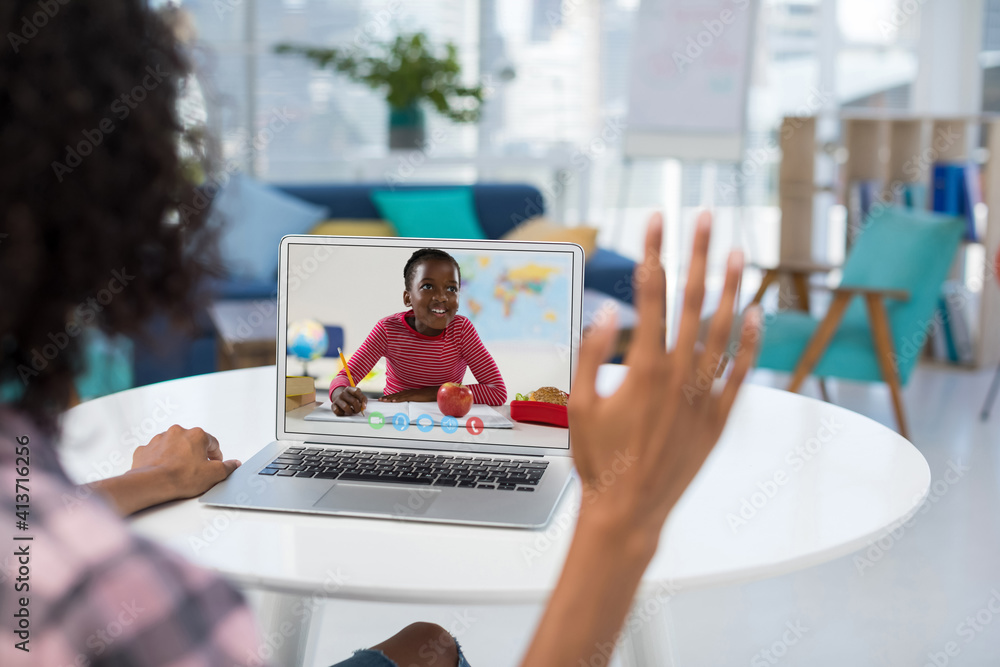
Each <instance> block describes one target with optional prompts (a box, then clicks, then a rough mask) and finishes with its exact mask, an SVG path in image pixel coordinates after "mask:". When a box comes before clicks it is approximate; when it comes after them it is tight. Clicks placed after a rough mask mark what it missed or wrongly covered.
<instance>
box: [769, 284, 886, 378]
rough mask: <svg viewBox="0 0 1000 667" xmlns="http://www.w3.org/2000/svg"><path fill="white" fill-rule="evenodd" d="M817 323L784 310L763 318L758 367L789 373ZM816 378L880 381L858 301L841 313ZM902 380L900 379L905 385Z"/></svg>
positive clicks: (864, 318)
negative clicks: (839, 321) (842, 317)
mask: <svg viewBox="0 0 1000 667" xmlns="http://www.w3.org/2000/svg"><path fill="white" fill-rule="evenodd" d="M817 326H819V322H818V321H816V320H815V319H813V318H812V317H810V316H809V315H807V314H806V313H803V312H800V311H796V310H783V311H780V312H778V313H770V314H768V315H766V316H765V317H764V328H763V340H762V341H761V346H760V356H759V357H758V359H757V365H758V366H759V367H761V368H770V369H773V370H776V371H782V372H785V373H791V372H792V371H793V370H795V366H796V365H797V364H798V362H799V359H800V358H801V357H802V353H803V352H805V349H806V345H808V344H809V341H810V340H811V339H812V336H813V333H814V332H815V331H816V327H817ZM812 374H813V375H817V376H819V377H838V378H843V379H845V380H855V381H859V382H880V381H881V379H882V376H881V374H880V372H879V366H878V360H877V359H876V357H875V346H874V343H873V342H872V335H871V329H869V327H868V316H867V314H866V313H865V309H864V306H863V302H862V300H861V299H857V298H855V299H854V303H853V304H852V305H851V307H850V308H848V312H847V313H845V314H844V319H843V320H841V323H840V326H839V327H837V333H835V334H834V336H833V340H832V341H830V346H829V347H827V349H826V352H825V353H824V354H823V357H822V358H821V359H820V361H819V363H818V364H816V368H815V369H814V370H813V372H812ZM905 381H906V380H905V379H904V380H903V382H904V384H905Z"/></svg>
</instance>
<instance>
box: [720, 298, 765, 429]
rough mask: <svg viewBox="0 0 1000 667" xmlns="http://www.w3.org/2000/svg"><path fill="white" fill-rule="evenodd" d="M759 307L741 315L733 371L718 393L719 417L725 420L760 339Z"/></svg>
mask: <svg viewBox="0 0 1000 667" xmlns="http://www.w3.org/2000/svg"><path fill="white" fill-rule="evenodd" d="M760 318H761V315H760V307H759V306H754V307H753V308H749V309H748V310H747V311H746V314H745V315H744V317H743V327H742V330H741V332H740V344H739V349H738V350H737V351H736V363H735V364H734V365H733V373H732V375H730V376H729V380H728V381H727V382H726V386H725V387H724V388H723V389H722V393H721V394H720V395H719V419H721V420H723V421H725V420H726V417H727V416H728V415H729V410H730V409H731V408H732V407H733V402H735V401H736V394H737V393H738V392H739V390H740V385H741V384H743V378H745V377H746V374H747V371H748V370H749V369H750V364H752V363H753V359H754V356H755V355H756V353H757V343H758V342H759V341H760Z"/></svg>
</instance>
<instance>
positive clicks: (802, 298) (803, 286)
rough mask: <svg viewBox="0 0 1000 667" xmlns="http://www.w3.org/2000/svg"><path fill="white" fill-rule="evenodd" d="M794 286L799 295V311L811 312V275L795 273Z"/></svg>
mask: <svg viewBox="0 0 1000 667" xmlns="http://www.w3.org/2000/svg"><path fill="white" fill-rule="evenodd" d="M792 284H793V285H795V291H796V292H797V293H798V295H799V300H798V302H797V303H796V304H795V307H796V308H797V309H798V310H803V311H805V312H807V313H808V312H809V274H808V273H800V272H795V273H793V274H792Z"/></svg>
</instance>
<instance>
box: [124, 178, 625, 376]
mask: <svg viewBox="0 0 1000 667" xmlns="http://www.w3.org/2000/svg"><path fill="white" fill-rule="evenodd" d="M274 187H276V188H277V189H279V190H282V191H284V192H285V193H287V194H289V195H292V196H294V197H298V198H299V199H303V200H305V201H308V202H311V203H314V204H318V205H321V206H325V207H327V208H329V209H330V214H329V217H330V218H351V219H369V218H370V219H379V218H380V217H381V216H380V215H379V212H378V210H377V209H376V208H375V205H374V203H372V200H371V192H372V190H376V189H383V190H384V189H387V186H386V184H385V183H329V184H327V183H323V184H303V185H298V184H296V185H275V186H274ZM453 187H455V186H454V185H421V184H413V185H401V186H396V187H395V188H394V189H395V190H397V191H400V190H402V191H406V190H436V189H447V188H453ZM469 187H471V188H472V192H473V198H474V201H475V206H476V214H477V216H478V218H479V223H480V225H481V226H482V228H483V231H484V232H485V233H486V235H487V236H488V237H489V238H491V239H498V238H500V237H501V236H503V235H504V234H505V233H507V232H508V231H509V230H510V229H512V228H513V227H515V226H517V225H518V224H520V223H522V222H524V221H525V220H526V219H528V218H532V217H535V216H537V215H542V214H543V213H544V212H545V202H544V200H543V197H542V193H541V192H540V191H539V190H538V189H537V188H535V187H533V186H530V185H524V184H506V183H481V184H475V185H471V186H469ZM275 251H277V249H275ZM634 266H635V264H634V262H633V261H632V260H630V259H628V258H626V257H623V256H621V255H618V254H617V253H614V252H611V251H610V250H605V249H603V248H601V249H598V250H597V252H596V253H594V254H593V256H591V257H588V258H587V264H586V266H585V267H584V286H585V287H587V288H590V289H595V290H598V291H601V292H604V293H606V294H609V295H611V296H613V297H615V298H616V299H619V300H621V301H625V302H628V303H631V301H632V290H631V289H630V285H631V276H632V269H633V268H634ZM276 286H277V276H275V279H274V280H269V281H264V282H260V281H248V280H223V281H218V282H214V283H212V284H209V285H206V289H207V290H209V292H210V293H211V294H212V295H213V298H215V299H262V298H268V297H270V296H272V295H274V293H275V291H276ZM149 333H150V336H149V338H148V340H145V341H141V340H137V341H135V352H134V369H135V385H136V386H141V385H144V384H149V383H152V382H160V381H163V380H169V379H173V378H177V377H185V376H188V375H197V374H200V373H210V372H212V371H214V370H215V368H216V359H215V332H214V330H213V328H212V325H211V322H210V321H209V319H208V316H207V314H204V313H202V314H199V316H198V326H197V328H196V330H195V331H193V332H189V333H186V334H181V333H179V332H177V331H175V330H173V329H172V328H171V327H170V326H169V325H168V324H167V323H166V322H164V321H157V322H153V323H152V325H151V327H150V330H149Z"/></svg>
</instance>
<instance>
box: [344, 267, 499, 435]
mask: <svg viewBox="0 0 1000 667" xmlns="http://www.w3.org/2000/svg"><path fill="white" fill-rule="evenodd" d="M461 281H462V273H461V270H460V269H459V267H458V262H457V261H455V258H454V257H452V256H451V255H449V254H448V253H446V252H445V251H443V250H439V249H437V248H423V249H422V250H417V251H416V252H414V253H413V255H411V256H410V259H409V260H407V262H406V265H405V266H404V267H403V287H404V290H403V305H404V306H406V307H408V308H409V309H410V310H407V311H403V312H401V313H394V314H392V315H389V316H388V317H384V318H382V319H381V320H379V321H378V323H377V324H376V325H375V328H373V329H372V331H371V333H369V334H368V337H367V338H366V339H365V342H364V343H362V344H361V347H359V348H358V350H357V351H356V352H355V353H354V354H353V355H351V358H350V360H349V361H348V362H347V366H348V367H349V368H350V369H351V377H353V378H357V379H360V378H363V377H365V376H366V375H368V372H369V371H371V369H372V367H374V366H375V364H376V362H378V360H379V359H381V358H382V357H385V359H386V382H385V395H384V396H383V397H382V399H381V400H383V401H387V402H389V403H397V402H404V401H434V400H437V392H438V389H439V388H440V387H441V385H442V384H444V383H446V382H461V381H462V378H463V377H465V370H466V368H469V369H471V370H472V374H473V375H474V376H475V378H476V380H477V384H470V385H468V386H469V388H470V389H471V390H472V400H473V402H475V403H485V404H486V405H503V404H504V403H506V402H507V387H506V386H505V385H504V382H503V378H502V377H501V376H500V370H499V369H498V368H497V365H496V362H495V361H493V357H492V356H490V353H489V352H488V351H487V350H486V347H485V346H484V345H483V343H482V341H481V340H479V334H477V333H476V329H475V327H474V326H473V325H472V322H470V321H469V319H468V318H466V317H463V316H462V315H459V314H458V293H459V289H460V287H461ZM330 402H331V403H332V404H333V406H332V407H333V412H334V414H337V415H340V416H344V415H353V414H357V413H359V412H361V411H362V410H364V409H365V405H366V404H367V403H368V399H367V398H366V397H365V395H364V394H363V393H362V392H361V390H360V389H358V388H357V387H352V386H351V383H350V380H349V379H348V377H347V373H346V372H345V371H344V370H343V369H341V371H340V373H338V374H337V376H336V377H334V379H333V382H331V383H330Z"/></svg>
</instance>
